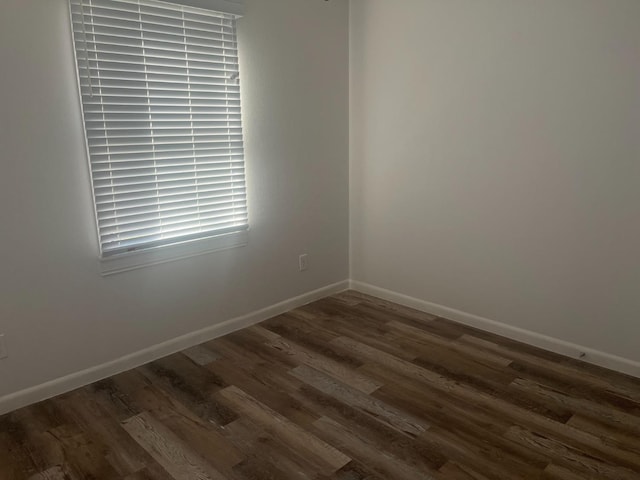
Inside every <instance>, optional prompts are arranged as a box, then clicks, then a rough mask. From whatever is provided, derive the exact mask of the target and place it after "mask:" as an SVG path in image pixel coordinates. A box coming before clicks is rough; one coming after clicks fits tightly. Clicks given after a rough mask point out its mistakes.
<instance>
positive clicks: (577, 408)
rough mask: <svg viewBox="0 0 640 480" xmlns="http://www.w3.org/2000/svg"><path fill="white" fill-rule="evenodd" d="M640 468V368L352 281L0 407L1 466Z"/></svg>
mask: <svg viewBox="0 0 640 480" xmlns="http://www.w3.org/2000/svg"><path fill="white" fill-rule="evenodd" d="M639 472H640V381H638V380H634V379H632V378H630V377H626V376H624V375H620V374H616V373H613V372H610V371H606V370H603V369H600V368H597V367H593V366H589V365H586V364H582V363H580V362H577V361H574V360H570V359H567V358H564V357H561V356H558V355H555V354H551V353H548V352H544V351H541V350H538V349H535V348H532V347H529V346H525V345H522V344H519V343H516V342H513V341H510V340H507V339H504V338H501V337H496V336H494V335H490V334H487V333H483V332H480V331H477V330H474V329H470V328H467V327H464V326H461V325H458V324H455V323H453V322H450V321H447V320H444V319H442V318H436V317H434V316H431V315H427V314H424V313H420V312H417V311H414V310H410V309H407V308H404V307H400V306H398V305H394V304H391V303H388V302H384V301H382V300H378V299H375V298H372V297H368V296H365V295H362V294H359V293H356V292H345V293H342V294H339V295H336V296H334V297H331V298H328V299H325V300H321V301H319V302H315V303H313V304H311V305H308V306H306V307H303V308H299V309H297V310H295V311H292V312H290V313H288V314H285V315H281V316H278V317H276V318H273V319H271V320H269V321H267V322H265V323H263V324H262V325H261V326H256V327H252V328H248V329H246V330H243V331H240V332H237V333H234V334H231V335H228V336H226V337H224V338H220V339H217V340H214V341H212V342H209V343H207V344H204V345H202V346H199V347H195V348H193V349H190V350H187V351H185V352H182V353H180V354H176V355H173V356H171V357H167V358H164V359H162V360H159V361H157V362H153V363H151V364H149V365H146V366H144V367H141V368H138V369H136V370H133V371H130V372H127V373H123V374H121V375H118V376H116V377H113V378H110V379H108V380H104V381H101V382H98V383H96V384H93V385H90V386H88V387H85V388H82V389H80V390H76V391H74V392H72V393H69V394H66V395H62V396H60V397H57V398H54V399H52V400H49V401H46V402H42V403H40V404H37V405H34V406H31V407H28V408H24V409H22V410H18V411H16V412H13V413H11V414H9V415H5V416H4V417H0V479H2V480H5V479H7V480H19V479H30V480H45V479H46V480H61V479H66V480H80V479H119V480H122V479H126V480H148V479H156V480H192V479H197V480H207V479H210V480H217V479H275V480H280V479H305V478H311V479H318V480H323V479H341V480H359V479H367V480H373V479H401V480H405V479H432V478H433V479H440V480H472V479H473V480H487V479H499V480H516V479H548V480H553V479H566V480H584V479H600V478H602V479H611V480H629V479H636V480H637V479H640V473H639Z"/></svg>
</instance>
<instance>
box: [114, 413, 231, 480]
mask: <svg viewBox="0 0 640 480" xmlns="http://www.w3.org/2000/svg"><path fill="white" fill-rule="evenodd" d="M123 428H124V429H125V430H126V431H127V432H128V433H129V435H131V437H132V438H133V439H134V440H135V441H136V442H138V443H139V444H140V446H141V447H142V448H144V449H145V450H146V451H147V452H148V453H149V454H150V455H151V456H152V457H153V458H154V459H155V460H156V461H157V462H158V463H159V464H160V465H162V467H163V468H164V469H165V470H166V471H167V472H169V474H170V475H171V476H172V477H173V478H174V479H175V480H194V479H195V480H225V477H224V476H223V475H222V474H221V473H220V472H218V471H217V470H216V469H214V468H213V467H212V466H211V465H209V464H207V463H206V462H205V461H204V460H203V459H202V458H201V457H199V456H198V455H197V454H195V453H194V452H193V451H192V450H191V449H190V447H189V446H188V445H186V444H185V443H183V442H182V441H181V440H180V439H179V438H178V437H176V436H175V435H174V434H173V433H172V432H171V431H170V430H169V429H168V428H167V427H165V426H164V425H162V424H161V423H160V422H159V421H158V420H156V419H154V418H153V417H152V416H151V415H149V414H148V413H141V414H139V415H136V416H135V417H132V418H130V419H128V420H126V421H125V422H124V423H123Z"/></svg>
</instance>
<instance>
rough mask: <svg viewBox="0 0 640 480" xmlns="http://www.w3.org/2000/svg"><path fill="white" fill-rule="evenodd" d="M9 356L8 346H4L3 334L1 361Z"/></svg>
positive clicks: (2, 336) (0, 352)
mask: <svg viewBox="0 0 640 480" xmlns="http://www.w3.org/2000/svg"><path fill="white" fill-rule="evenodd" d="M8 356H9V354H8V353H7V346H6V345H5V344H4V334H2V335H0V360H2V359H3V358H7V357H8Z"/></svg>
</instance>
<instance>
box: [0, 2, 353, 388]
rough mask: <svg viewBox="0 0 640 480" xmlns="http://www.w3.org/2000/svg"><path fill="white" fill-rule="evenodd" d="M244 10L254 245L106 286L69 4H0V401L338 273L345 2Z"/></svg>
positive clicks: (342, 254) (343, 185)
mask: <svg viewBox="0 0 640 480" xmlns="http://www.w3.org/2000/svg"><path fill="white" fill-rule="evenodd" d="M246 3H247V6H248V8H247V15H246V17H245V18H244V19H242V20H241V21H240V24H239V32H240V33H239V34H240V42H241V55H242V60H241V74H242V87H243V102H244V104H243V110H244V120H245V125H246V132H245V134H246V152H247V165H248V182H249V202H250V221H251V232H250V240H249V245H248V246H247V247H243V248H238V249H233V250H228V251H224V252H217V253H213V254H209V255H206V256H201V257H196V258H191V259H187V260H181V261H177V262H174V263H169V264H164V265H160V266H155V267H150V268H145V269H141V270H137V271H133V272H129V273H123V274H118V275H115V276H111V277H106V278H103V277H101V276H100V274H99V273H98V272H99V266H98V261H97V253H98V245H97V240H96V238H95V237H96V236H95V226H94V218H93V213H92V206H91V197H90V195H91V193H90V186H89V180H88V171H87V165H86V159H85V151H84V147H83V135H82V124H81V118H80V107H79V101H78V93H77V86H76V79H75V71H74V63H73V62H74V60H73V56H72V46H71V38H70V27H69V18H68V7H67V0H2V1H1V2H0V161H1V169H0V205H1V208H0V228H1V235H0V268H1V270H0V333H4V334H6V339H7V346H8V349H9V353H10V356H9V358H8V359H6V360H0V397H2V396H3V395H5V394H9V393H11V392H16V391H18V390H21V389H24V388H27V387H31V386H34V385H38V384H40V383H42V382H45V381H48V380H51V379H55V378H58V377H60V376H63V375H66V374H69V373H72V372H76V371H79V370H82V369H85V368H88V367H92V366H95V365H99V364H102V363H104V362H107V361H110V360H113V359H115V358H117V357H120V356H122V355H125V354H129V353H132V352H136V351H138V350H140V349H143V348H145V347H148V346H151V345H154V344H157V343H159V342H162V341H165V340H168V339H171V338H174V337H177V336H179V335H182V334H185V333H187V332H192V331H194V330H198V329H201V328H203V327H206V326H208V325H213V324H215V323H218V322H221V321H223V320H227V319H229V318H232V317H235V316H238V315H241V314H245V313H247V312H251V311H253V310H256V309H259V308H262V307H265V306H268V305H272V304H274V303H276V302H279V301H282V300H284V299H287V298H290V297H293V296H296V295H299V294H301V293H303V292H307V291H310V290H313V289H316V288H319V287H322V286H325V285H328V284H331V283H333V282H337V281H340V280H344V279H346V278H347V277H348V213H347V208H346V205H347V202H348V4H347V2H346V1H341V0H338V1H332V2H323V1H317V0H269V1H268V2H266V1H264V0H247V2H246ZM303 251H308V253H309V262H310V269H309V270H308V271H306V272H304V273H300V272H298V254H299V253H301V252H303Z"/></svg>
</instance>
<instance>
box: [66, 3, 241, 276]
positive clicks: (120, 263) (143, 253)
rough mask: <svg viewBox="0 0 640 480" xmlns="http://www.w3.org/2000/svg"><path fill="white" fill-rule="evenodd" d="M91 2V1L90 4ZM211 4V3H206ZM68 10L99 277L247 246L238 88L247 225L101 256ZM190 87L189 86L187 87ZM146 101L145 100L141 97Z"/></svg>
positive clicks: (236, 8)
mask: <svg viewBox="0 0 640 480" xmlns="http://www.w3.org/2000/svg"><path fill="white" fill-rule="evenodd" d="M89 1H90V0H89ZM157 1H160V2H162V3H166V4H170V5H180V4H184V6H185V7H190V8H198V9H203V10H209V11H214V12H219V13H225V14H231V15H234V16H235V17H236V21H237V20H238V19H239V18H241V16H242V12H243V4H242V3H237V2H235V1H234V0H213V6H220V7H222V6H228V5H231V7H230V8H229V9H228V10H229V11H223V10H222V8H218V9H217V8H213V6H209V7H208V8H206V7H205V6H204V5H200V4H199V3H202V2H199V1H197V0H181V1H165V0H157ZM208 1H211V0H208ZM67 4H68V8H69V21H70V34H71V44H72V50H73V58H74V70H75V75H76V80H77V88H78V90H77V91H78V99H79V103H80V113H81V123H82V130H83V132H82V133H83V136H84V143H85V151H86V160H87V168H88V172H89V178H90V188H91V201H92V203H93V209H94V220H95V226H96V237H97V243H98V252H99V256H98V259H99V269H100V273H101V274H102V275H103V276H108V275H113V274H117V273H121V272H127V271H131V270H136V269H139V268H144V267H147V266H153V265H158V264H163V263H167V262H172V261H176V260H181V259H185V258H191V257H195V256H200V255H206V254H209V253H212V252H217V251H221V250H227V249H231V248H237V247H242V246H246V245H247V244H248V241H249V230H250V224H249V220H248V216H249V215H248V205H249V201H248V198H247V197H248V188H247V187H248V181H247V168H246V166H247V161H246V151H245V150H244V145H245V135H244V132H245V128H244V122H243V119H244V118H245V116H244V114H243V113H242V112H243V108H242V106H243V101H242V88H239V92H240V112H241V113H240V122H241V128H242V148H243V156H242V160H243V168H244V177H243V181H244V188H245V192H246V193H245V199H246V200H245V202H246V208H247V221H246V225H242V226H239V228H238V229H237V230H233V231H226V232H222V233H216V232H215V231H211V232H210V234H209V235H205V236H202V237H198V238H185V237H188V236H186V235H185V236H183V237H182V238H181V237H176V238H175V241H173V242H170V243H165V244H162V245H154V244H153V243H152V242H148V243H147V245H148V246H146V247H143V248H136V249H135V250H132V251H124V252H117V253H113V254H109V255H105V253H104V252H103V248H102V247H103V243H102V237H101V234H100V223H99V216H98V210H97V207H98V204H97V201H96V195H95V192H94V188H95V186H94V179H93V167H92V163H91V154H90V144H89V137H88V131H87V125H86V122H85V111H84V101H83V93H82V86H81V76H80V72H79V59H78V51H77V49H76V45H75V35H74V26H73V9H72V0H67ZM234 33H235V41H236V42H237V45H238V54H237V56H238V69H240V58H241V53H240V46H239V39H238V31H237V29H236V30H235V32H234ZM189 85H190V84H189ZM144 98H146V96H145V97H144Z"/></svg>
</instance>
